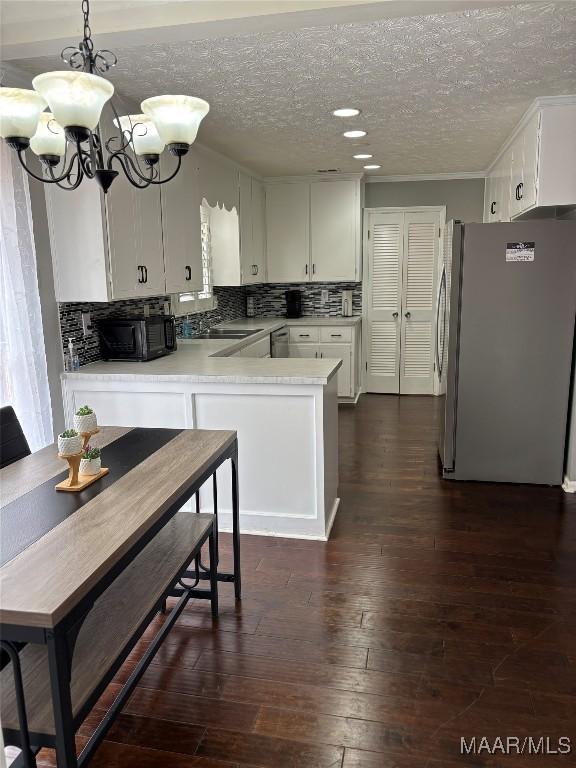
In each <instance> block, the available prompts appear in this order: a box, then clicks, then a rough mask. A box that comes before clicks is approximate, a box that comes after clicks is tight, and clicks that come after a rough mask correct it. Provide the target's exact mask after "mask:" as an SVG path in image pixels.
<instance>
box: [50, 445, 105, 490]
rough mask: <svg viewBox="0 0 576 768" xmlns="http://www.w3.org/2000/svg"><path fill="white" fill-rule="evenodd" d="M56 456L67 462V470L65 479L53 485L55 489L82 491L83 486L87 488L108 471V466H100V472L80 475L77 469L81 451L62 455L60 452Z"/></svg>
mask: <svg viewBox="0 0 576 768" xmlns="http://www.w3.org/2000/svg"><path fill="white" fill-rule="evenodd" d="M58 456H59V457H60V458H61V459H64V460H65V461H67V462H68V465H69V471H68V477H67V478H66V480H62V482H61V483H58V485H55V486H54V487H55V488H56V490H57V491H67V492H68V493H78V491H83V490H84V488H87V487H88V486H89V485H92V483H95V482H96V480H100V478H101V477H104V475H107V474H108V472H109V471H110V470H109V469H108V467H102V469H101V470H100V472H98V474H96V475H80V474H79V473H78V470H79V469H80V459H81V458H82V453H74V454H72V455H71V456H63V455H62V454H61V453H59V454H58Z"/></svg>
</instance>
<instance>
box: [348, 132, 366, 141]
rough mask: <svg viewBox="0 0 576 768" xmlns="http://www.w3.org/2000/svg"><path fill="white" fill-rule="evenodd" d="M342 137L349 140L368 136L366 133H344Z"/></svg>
mask: <svg viewBox="0 0 576 768" xmlns="http://www.w3.org/2000/svg"><path fill="white" fill-rule="evenodd" d="M342 135H343V136H345V137H346V138H347V139H361V138H362V136H366V131H344V133H343V134H342Z"/></svg>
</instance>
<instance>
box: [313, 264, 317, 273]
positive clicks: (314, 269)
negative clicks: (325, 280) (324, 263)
mask: <svg viewBox="0 0 576 768" xmlns="http://www.w3.org/2000/svg"><path fill="white" fill-rule="evenodd" d="M312 274H313V275H315V274H316V264H312Z"/></svg>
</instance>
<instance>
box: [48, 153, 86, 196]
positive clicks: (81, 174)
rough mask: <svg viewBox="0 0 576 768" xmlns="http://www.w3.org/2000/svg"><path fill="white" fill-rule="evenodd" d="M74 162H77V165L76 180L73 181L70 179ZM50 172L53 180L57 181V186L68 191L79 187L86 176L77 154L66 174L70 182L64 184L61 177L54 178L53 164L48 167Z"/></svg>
mask: <svg viewBox="0 0 576 768" xmlns="http://www.w3.org/2000/svg"><path fill="white" fill-rule="evenodd" d="M74 162H76V165H77V168H76V180H75V181H73V182H72V181H70V178H71V176H72V166H73V164H74ZM48 173H49V174H50V176H51V177H52V181H53V182H55V183H56V186H57V187H60V189H65V190H66V191H67V192H72V191H73V190H75V189H78V187H79V186H80V184H81V183H82V179H83V178H84V172H83V171H82V166H81V164H80V160H79V158H78V155H77V154H75V155H74V156H73V157H72V159H71V160H70V165H69V167H68V173H67V174H66V180H67V181H68V182H69V183H68V184H62V182H61V181H60V180H59V179H55V178H54V169H53V168H52V167H51V166H49V167H48Z"/></svg>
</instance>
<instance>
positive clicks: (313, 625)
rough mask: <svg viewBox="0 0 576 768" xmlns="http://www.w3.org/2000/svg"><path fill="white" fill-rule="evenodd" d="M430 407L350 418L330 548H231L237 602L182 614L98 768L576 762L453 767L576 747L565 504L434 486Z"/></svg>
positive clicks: (49, 760) (572, 508)
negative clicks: (465, 750)
mask: <svg viewBox="0 0 576 768" xmlns="http://www.w3.org/2000/svg"><path fill="white" fill-rule="evenodd" d="M437 406H438V403H437V401H436V400H435V399H434V398H420V397H404V398H396V397H391V396H376V395H370V396H364V397H362V398H361V400H360V402H359V404H358V406H357V407H356V408H350V407H345V408H341V410H340V441H341V443H340V455H341V478H340V495H341V498H342V505H341V507H340V511H339V513H338V517H337V520H336V524H335V526H334V530H333V533H332V537H331V539H330V542H329V543H327V544H323V543H319V542H307V541H298V540H288V539H273V538H264V537H251V536H244V537H242V554H243V580H244V599H243V601H242V603H241V605H238V606H235V605H234V601H233V598H232V590H231V588H230V587H229V586H227V585H224V586H222V588H221V618H220V620H219V621H218V623H217V625H216V626H213V625H212V621H211V618H210V613H209V606H207V605H205V604H198V603H196V604H191V605H190V606H189V609H188V610H187V611H186V612H185V615H184V616H183V617H182V618H181V620H180V622H179V624H178V625H177V627H176V628H175V629H174V630H173V632H172V633H171V635H170V637H169V639H168V640H167V642H166V644H165V646H164V647H163V648H162V650H161V651H160V653H159V655H158V656H157V658H156V660H155V662H154V663H153V665H152V666H151V667H150V669H149V670H148V672H147V673H146V675H145V676H144V678H143V680H142V682H141V685H140V686H139V688H138V689H137V691H136V692H135V693H134V695H133V696H132V698H131V700H130V702H129V704H128V705H127V706H126V708H125V711H124V713H123V714H122V716H121V717H120V718H119V720H118V721H117V723H116V724H115V725H114V727H113V729H112V731H111V732H110V734H109V736H108V739H107V741H106V742H105V743H104V744H103V745H102V746H101V748H100V749H99V752H98V754H97V756H96V758H95V760H94V762H93V766H94V768H104V766H105V767H106V768H116V767H118V768H119V767H120V766H122V768H165V767H166V768H168V766H170V767H171V768H193V767H194V768H239V767H242V768H248V767H249V766H251V767H252V768H255V767H256V766H260V767H261V768H454V767H455V766H490V767H491V768H494V767H496V766H504V767H506V768H519V767H520V766H527V767H528V766H537V768H549V767H550V768H552V767H553V766H558V765H569V764H572V765H574V764H576V758H575V756H574V755H572V756H559V755H554V754H552V755H549V756H534V755H532V756H527V755H525V756H523V757H519V756H513V755H512V756H503V755H501V754H488V753H487V752H486V751H484V752H483V753H482V754H480V755H461V754H460V737H466V739H470V738H471V737H473V736H476V737H477V738H478V739H479V738H480V737H482V736H486V737H487V738H488V739H490V740H491V741H492V740H493V739H494V738H495V737H497V736H500V737H502V738H503V739H504V738H506V737H519V738H520V740H523V739H524V737H526V736H532V737H534V739H535V740H536V741H537V740H538V738H539V737H541V736H544V737H550V742H549V745H550V747H551V748H552V747H555V746H556V743H555V740H556V739H557V738H558V737H560V736H568V737H570V738H571V739H572V743H573V744H574V752H575V753H576V495H572V496H571V495H568V494H563V493H562V491H561V490H560V489H558V488H540V487H528V486H512V485H491V484H477V483H453V484H451V483H448V482H444V481H442V480H440V477H439V473H438V465H437V458H436V431H437V422H438V412H437ZM294 481H295V482H297V478H295V479H294ZM221 547H222V550H223V558H224V560H229V559H230V541H229V537H225V536H223V537H222V543H221ZM161 620H162V619H161V617H159V618H158V620H157V622H156V626H155V629H157V626H158V624H159V623H160V622H161ZM146 642H147V641H146V638H145V639H144V640H143V641H142V642H141V643H140V645H139V647H138V649H137V650H136V651H135V652H134V654H133V657H132V663H133V660H134V659H136V658H137V656H138V653H140V652H141V649H142V648H144V647H145V645H146ZM130 668H131V662H130V661H129V662H128V663H127V664H126V665H125V667H124V668H123V670H122V672H121V673H120V675H119V676H118V682H121V681H122V680H124V679H126V677H127V675H128V674H129V672H130ZM117 688H118V686H117V684H113V685H111V686H110V688H109V690H108V692H107V693H106V695H105V696H104V697H103V698H102V700H101V701H100V703H99V705H98V707H97V708H96V709H95V710H94V711H93V713H92V715H91V716H90V717H89V719H88V720H87V721H86V722H85V724H84V726H83V728H82V730H81V731H80V733H79V738H78V741H79V746H81V744H82V743H83V742H84V741H85V739H86V737H87V736H89V734H90V733H91V730H92V728H93V727H94V726H95V724H96V723H97V722H98V720H99V718H100V717H101V716H102V713H103V712H104V711H105V708H106V706H107V705H109V704H110V702H111V701H112V700H113V697H114V694H115V691H116V690H117ZM39 763H40V765H53V764H54V756H53V753H51V752H49V751H45V752H43V753H42V755H41V759H40V761H39Z"/></svg>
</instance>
